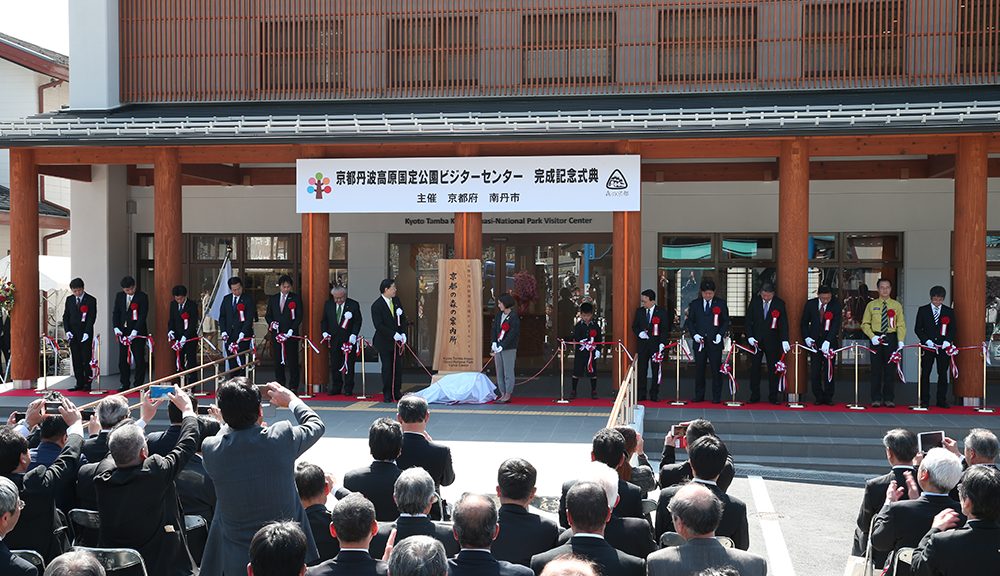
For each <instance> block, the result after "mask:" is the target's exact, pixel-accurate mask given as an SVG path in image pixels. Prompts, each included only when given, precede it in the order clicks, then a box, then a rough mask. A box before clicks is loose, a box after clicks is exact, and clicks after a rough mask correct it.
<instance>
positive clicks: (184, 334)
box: [167, 284, 201, 372]
mask: <svg viewBox="0 0 1000 576" xmlns="http://www.w3.org/2000/svg"><path fill="white" fill-rule="evenodd" d="M171 293H172V294H173V296H174V303H173V304H171V305H170V316H169V318H168V319H167V342H169V343H171V345H172V347H174V351H175V352H180V355H179V356H178V361H177V366H176V368H177V371H178V372H180V371H182V370H187V369H188V368H194V367H195V366H197V365H198V342H197V341H190V340H191V339H192V338H197V337H198V327H199V326H201V314H199V313H198V304H196V303H195V302H194V300H190V299H188V297H187V294H188V290H187V286H182V285H179V284H178V285H177V286H174V288H173V290H172V291H171Z"/></svg>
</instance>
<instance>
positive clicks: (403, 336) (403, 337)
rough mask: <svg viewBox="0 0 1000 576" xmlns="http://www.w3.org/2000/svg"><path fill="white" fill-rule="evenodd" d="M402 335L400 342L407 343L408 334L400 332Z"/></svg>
mask: <svg viewBox="0 0 1000 576" xmlns="http://www.w3.org/2000/svg"><path fill="white" fill-rule="evenodd" d="M400 336H402V339H400V342H402V343H403V344H406V334H400Z"/></svg>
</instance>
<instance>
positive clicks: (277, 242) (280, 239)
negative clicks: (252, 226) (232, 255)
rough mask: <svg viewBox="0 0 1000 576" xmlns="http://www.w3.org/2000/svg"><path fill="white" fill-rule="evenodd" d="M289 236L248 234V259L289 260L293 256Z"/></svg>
mask: <svg viewBox="0 0 1000 576" xmlns="http://www.w3.org/2000/svg"><path fill="white" fill-rule="evenodd" d="M291 244H292V242H291V239H290V238H289V237H288V236H248V237H247V259H248V260H288V259H289V258H290V257H291Z"/></svg>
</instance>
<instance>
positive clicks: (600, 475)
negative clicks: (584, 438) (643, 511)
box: [576, 460, 618, 508]
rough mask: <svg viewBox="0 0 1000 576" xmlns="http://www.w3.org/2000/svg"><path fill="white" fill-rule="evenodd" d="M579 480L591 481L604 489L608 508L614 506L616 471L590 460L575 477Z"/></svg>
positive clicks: (616, 500) (615, 499) (615, 500)
mask: <svg viewBox="0 0 1000 576" xmlns="http://www.w3.org/2000/svg"><path fill="white" fill-rule="evenodd" d="M576 479H577V481H579V482H593V483H595V484H597V485H598V486H600V487H601V488H603V489H604V494H605V495H606V496H607V497H608V508H614V507H615V504H616V503H617V502H618V472H616V471H615V470H614V469H613V468H608V467H607V465H605V464H604V463H602V462H598V461H596V460H592V461H590V462H587V464H585V465H584V466H583V470H582V471H581V472H580V474H579V475H577V477H576Z"/></svg>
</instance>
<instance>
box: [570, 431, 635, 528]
mask: <svg viewBox="0 0 1000 576" xmlns="http://www.w3.org/2000/svg"><path fill="white" fill-rule="evenodd" d="M590 459H591V460H593V461H596V462H601V463H602V464H604V465H605V466H607V467H608V468H611V469H612V470H617V469H618V466H619V465H620V464H621V463H622V461H624V459H625V438H624V437H623V436H622V434H621V432H619V431H617V430H615V429H614V428H602V429H601V430H598V431H597V434H594V439H593V440H592V441H591V448H590ZM573 484H576V480H575V479H573V480H567V481H566V482H563V485H562V495H561V496H560V497H559V524H560V525H561V526H562V527H564V528H569V527H570V524H569V519H568V518H567V517H566V494H567V493H569V489H570V488H571V487H572V486H573ZM611 505H612V507H613V508H614V513H615V515H617V516H622V517H627V518H643V517H644V516H643V513H642V489H641V488H639V487H638V486H636V485H635V484H632V483H630V482H626V481H625V480H621V479H619V480H618V504H617V505H615V503H614V502H612V503H611Z"/></svg>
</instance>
